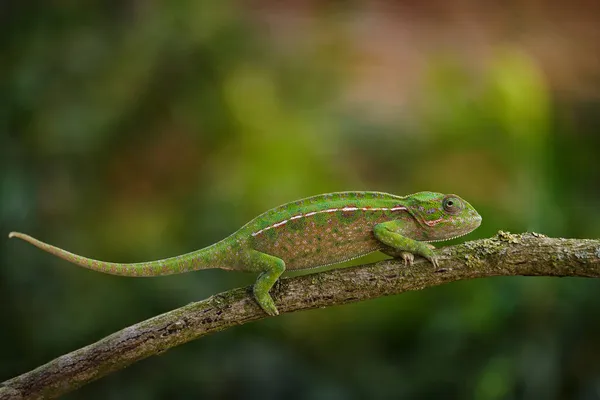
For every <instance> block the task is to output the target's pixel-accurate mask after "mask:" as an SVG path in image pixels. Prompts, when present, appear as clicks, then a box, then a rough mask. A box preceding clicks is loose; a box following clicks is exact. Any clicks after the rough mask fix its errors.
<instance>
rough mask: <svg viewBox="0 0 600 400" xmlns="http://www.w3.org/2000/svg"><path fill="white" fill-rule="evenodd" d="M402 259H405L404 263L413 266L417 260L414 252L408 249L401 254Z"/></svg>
mask: <svg viewBox="0 0 600 400" xmlns="http://www.w3.org/2000/svg"><path fill="white" fill-rule="evenodd" d="M400 255H401V256H402V259H403V260H404V265H405V266H407V267H408V266H411V265H413V262H414V261H415V256H414V255H413V254H412V253H409V252H408V251H403V252H402V253H401V254H400Z"/></svg>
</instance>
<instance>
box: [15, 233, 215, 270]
mask: <svg viewBox="0 0 600 400" xmlns="http://www.w3.org/2000/svg"><path fill="white" fill-rule="evenodd" d="M9 237H17V238H19V239H22V240H25V241H26V242H29V243H31V244H32V245H34V246H36V247H38V248H40V249H42V250H44V251H47V252H48V253H51V254H54V255H55V256H57V257H60V258H62V259H64V260H67V261H70V262H72V263H74V264H77V265H79V266H81V267H84V268H88V269H91V270H94V271H99V272H104V273H106V274H111V275H120V276H160V275H172V274H179V273H183V272H188V271H195V270H199V269H210V268H219V265H216V262H217V260H218V257H215V256H216V255H217V254H218V253H219V252H220V250H221V249H223V246H226V243H225V240H223V241H221V242H218V243H215V244H213V245H212V246H208V247H205V248H203V249H200V250H196V251H193V252H191V253H187V254H183V255H180V256H177V257H171V258H165V259H163V260H158V261H148V262H140V263H132V264H125V263H113V262H106V261H99V260H94V259H92V258H87V257H82V256H79V255H77V254H73V253H70V252H68V251H66V250H63V249H60V248H58V247H55V246H52V245H50V244H47V243H44V242H42V241H40V240H37V239H35V238H32V237H31V236H29V235H25V234H23V233H18V232H12V233H11V234H10V235H9Z"/></svg>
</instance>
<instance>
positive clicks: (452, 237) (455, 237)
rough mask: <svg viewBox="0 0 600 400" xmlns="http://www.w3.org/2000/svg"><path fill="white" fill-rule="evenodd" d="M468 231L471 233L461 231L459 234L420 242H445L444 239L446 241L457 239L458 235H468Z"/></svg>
mask: <svg viewBox="0 0 600 400" xmlns="http://www.w3.org/2000/svg"><path fill="white" fill-rule="evenodd" d="M469 233H471V232H466V233H461V234H460V235H456V236H451V237H449V238H445V239H433V240H422V242H425V243H434V242H445V241H447V240H453V239H457V238H459V237H463V236H466V235H468V234H469Z"/></svg>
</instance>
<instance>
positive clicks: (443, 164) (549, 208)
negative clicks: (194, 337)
mask: <svg viewBox="0 0 600 400" xmlns="http://www.w3.org/2000/svg"><path fill="white" fill-rule="evenodd" d="M0 30H1V32H2V34H1V36H0V49H1V52H0V68H1V72H2V74H1V78H0V79H1V81H0V88H1V91H2V96H1V97H0V102H1V104H2V106H1V107H0V113H1V114H0V123H1V124H2V125H1V127H0V132H1V136H0V156H1V159H0V228H1V229H0V233H1V234H2V235H4V236H2V237H3V238H5V239H3V240H1V241H0V263H1V264H0V321H1V323H0V324H1V325H0V381H2V380H5V379H8V378H10V377H12V376H15V375H17V374H20V373H23V372H25V371H28V370H30V369H32V368H34V367H36V366H38V365H40V364H42V363H45V362H47V361H49V360H51V359H52V358H54V357H57V356H59V355H61V354H64V353H67V352H69V351H72V350H75V349H77V348H79V347H81V346H84V345H87V344H89V343H91V342H93V341H96V340H98V339H100V338H102V337H104V336H105V335H108V334H110V333H112V332H114V331H116V330H118V329H121V328H123V327H125V326H128V325H130V324H133V323H135V322H138V321H140V320H143V319H145V318H149V317H151V316H153V315H156V314H158V313H162V312H166V311H168V310H170V309H173V308H176V307H179V306H182V305H185V304H187V303H189V302H192V301H196V300H200V299H204V298H206V297H208V296H210V295H212V294H215V293H217V292H220V291H223V290H227V289H229V288H233V287H237V286H241V285H248V284H251V283H252V282H253V281H254V279H255V277H254V276H252V275H250V274H243V273H232V272H224V271H218V270H215V271H212V270H210V271H202V272H197V273H190V274H186V275H179V276H169V277H163V278H155V279H129V278H120V277H114V276H108V275H103V274H99V273H95V272H92V271H88V270H85V269H82V268H77V267H75V266H72V265H70V264H68V263H66V262H64V261H62V260H59V259H57V258H54V257H52V256H50V255H48V254H45V253H43V252H41V251H39V250H37V249H35V248H33V247H31V246H30V245H27V244H26V243H23V242H20V241H16V240H14V241H9V240H8V239H6V236H5V235H6V234H7V233H8V232H9V231H11V230H18V231H22V232H26V233H29V234H31V235H33V236H35V237H38V238H40V239H42V240H45V241H48V242H50V243H52V244H55V245H58V246H61V247H64V248H66V249H68V250H71V251H75V252H77V253H79V254H83V255H87V256H91V257H95V258H99V259H103V260H111V261H124V262H125V261H143V260H151V259H157V258H163V257H167V256H172V255H177V254H181V253H184V252H188V251H191V250H195V249H197V248H200V247H203V246H205V245H208V244H211V243H213V242H215V241H217V240H219V239H221V238H223V237H224V236H226V235H228V234H230V233H231V232H233V231H234V230H235V229H237V228H238V227H240V226H241V225H243V224H244V223H246V222H247V221H248V220H249V219H251V218H253V217H254V216H256V215H258V214H259V213H261V212H263V211H265V210H266V209H268V208H271V207H273V206H276V205H279V204H281V203H284V202H287V201H291V200H295V199H298V198H302V197H306V196H309V195H313V194H318V193H322V192H329V191H339V190H380V191H387V192H391V193H396V194H408V193H413V192H416V191H420V190H434V191H439V192H454V193H457V194H459V195H461V196H462V197H464V198H465V199H467V200H468V201H469V202H470V203H471V204H473V205H474V206H475V207H476V208H477V209H478V210H479V212H480V214H481V215H482V216H483V225H482V227H481V228H479V229H478V230H477V231H476V232H475V233H473V234H471V235H470V236H468V237H467V239H474V238H477V237H488V236H491V235H492V234H494V233H495V232H496V231H497V230H499V229H503V230H510V231H514V232H521V231H525V230H535V231H537V232H541V233H545V234H547V235H552V236H561V237H579V238H597V237H600V212H599V211H598V210H599V206H600V154H599V151H598V150H599V149H600V135H599V134H598V130H599V129H600V96H599V93H600V4H595V3H593V2H587V1H583V0H575V1H572V2H569V3H565V2H559V1H547V2H537V1H533V0H518V1H514V2H510V3H508V4H504V5H502V6H500V5H498V4H496V2H491V1H474V0H472V1H462V2H444V1H439V0H438V1H428V2H420V3H419V2H410V1H376V2H347V3H346V2H318V1H301V0H297V1H283V2H281V1H240V2H231V1H193V0H179V1H172V2H166V1H165V2H161V1H122V2H114V1H112V2H99V1H93V2H82V3H80V2H76V1H66V0H63V1H16V0H9V1H4V2H2V4H1V5H0ZM599 313H600V281H597V280H591V279H575V278H568V279H552V278H526V277H522V278H492V279H484V280H473V281H466V282H458V283H453V284H449V285H445V286H441V287H436V288H430V289H427V290H423V291H420V292H413V293H406V294H403V295H400V296H393V297H389V298H383V299H378V300H373V301H368V302H363V303H358V304H352V305H346V306H340V307H333V308H329V309H324V310H314V311H307V312H302V313H295V314H290V315H283V316H281V317H278V318H274V319H270V320H267V321H260V322H257V323H252V324H247V325H244V326H240V327H236V328H232V329H229V330H227V331H225V332H222V333H219V334H215V335H212V336H210V337H206V338H203V339H201V340H198V341H196V342H193V343H190V344H187V345H184V346H181V347H179V348H176V349H174V350H171V351H169V352H167V353H165V354H162V355H160V356H158V357H152V358H150V359H147V360H144V361H142V362H139V363H136V364H134V365H133V366H131V367H130V368H127V369H126V370H123V371H120V372H118V373H115V374H112V375H110V376H108V377H106V378H104V379H102V380H100V381H97V382H95V383H92V384H90V385H88V386H86V387H84V388H82V389H80V390H78V391H76V392H74V393H72V394H70V395H68V396H66V398H70V399H76V398H82V399H83V398H85V399H109V398H120V399H124V398H127V399H161V398H220V399H225V398H240V399H242V398H247V399H252V398H261V399H276V398H283V397H285V398H289V399H304V398H306V399H308V398H310V399H359V398H361V399H362V398H419V399H442V398H443V399H446V398H453V399H478V400H494V399H582V400H590V399H600V314H599Z"/></svg>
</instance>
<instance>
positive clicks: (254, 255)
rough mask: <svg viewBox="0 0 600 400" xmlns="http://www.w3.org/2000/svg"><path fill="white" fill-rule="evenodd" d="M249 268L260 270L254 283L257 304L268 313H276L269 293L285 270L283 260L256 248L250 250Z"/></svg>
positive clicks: (277, 312)
mask: <svg viewBox="0 0 600 400" xmlns="http://www.w3.org/2000/svg"><path fill="white" fill-rule="evenodd" d="M248 261H249V262H250V264H251V265H250V268H251V269H252V270H253V271H258V272H260V275H259V276H258V278H257V279H256V282H255V283H254V287H253V292H254V298H255V299H256V302H257V303H258V305H259V306H260V307H261V308H262V309H263V310H264V311H265V312H266V313H267V314H269V315H277V314H279V311H277V307H275V302H274V301H273V298H272V297H271V295H270V294H269V290H271V288H272V287H273V285H274V284H275V282H277V279H279V277H280V276H281V274H283V271H285V262H284V261H283V260H282V259H281V258H277V257H273V256H270V255H268V254H266V253H261V252H260V251H257V250H250V257H249V260H248Z"/></svg>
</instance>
